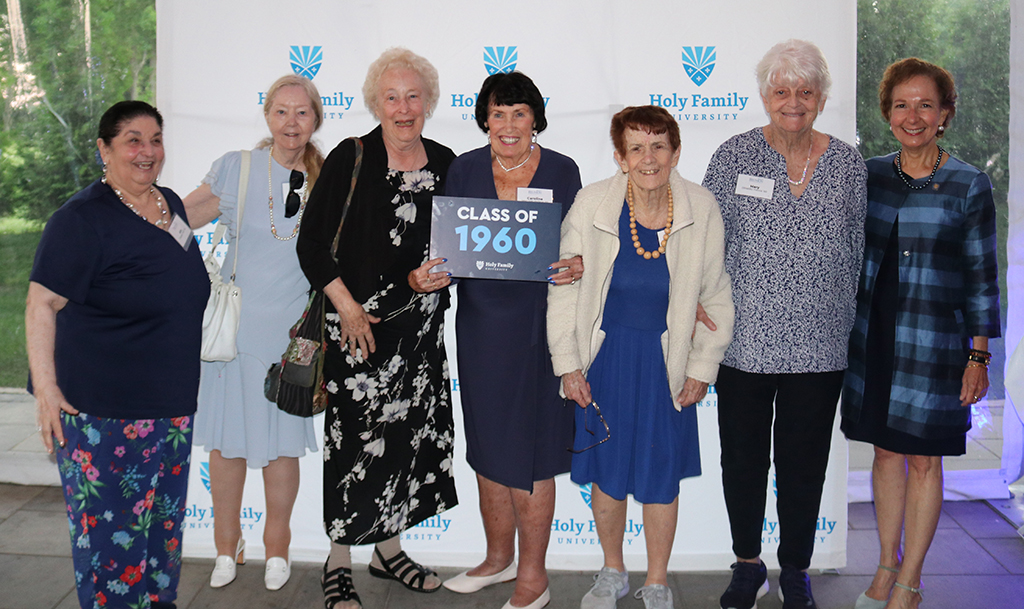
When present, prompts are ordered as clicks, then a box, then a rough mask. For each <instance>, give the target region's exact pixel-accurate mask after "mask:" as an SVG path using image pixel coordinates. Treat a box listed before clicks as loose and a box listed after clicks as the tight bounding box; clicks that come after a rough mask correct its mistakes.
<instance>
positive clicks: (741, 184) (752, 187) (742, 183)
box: [736, 173, 775, 199]
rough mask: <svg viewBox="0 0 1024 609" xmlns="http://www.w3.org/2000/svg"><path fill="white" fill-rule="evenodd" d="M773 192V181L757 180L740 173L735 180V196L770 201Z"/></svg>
mask: <svg viewBox="0 0 1024 609" xmlns="http://www.w3.org/2000/svg"><path fill="white" fill-rule="evenodd" d="M774 192H775V180H773V179H771V178H759V177H757V176H748V175H746V174H743V173H741V174H740V175H739V177H737V178H736V194H738V195H746V196H748V197H757V198H758V199H771V198H772V193H774Z"/></svg>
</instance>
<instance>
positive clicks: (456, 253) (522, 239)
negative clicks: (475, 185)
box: [430, 196, 562, 281]
mask: <svg viewBox="0 0 1024 609" xmlns="http://www.w3.org/2000/svg"><path fill="white" fill-rule="evenodd" d="M561 223H562V206H561V204H559V203H536V202H527V201H500V200H496V199H470V198H463V197H442V196H435V197H434V207H433V213H432V217H431V222H430V257H431V258H447V259H448V262H446V263H444V264H441V265H439V266H436V267H434V269H433V271H448V272H450V273H451V274H452V276H454V277H472V278H475V279H507V280H517V281H547V280H548V276H549V275H551V274H553V271H549V270H548V266H550V265H551V263H553V262H556V261H558V240H559V233H560V227H561Z"/></svg>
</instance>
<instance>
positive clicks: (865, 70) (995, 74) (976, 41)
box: [857, 0, 1010, 398]
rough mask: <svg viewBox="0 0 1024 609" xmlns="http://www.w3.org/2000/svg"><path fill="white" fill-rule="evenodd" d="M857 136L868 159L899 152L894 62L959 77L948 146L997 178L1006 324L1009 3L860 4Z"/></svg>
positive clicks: (996, 367) (995, 385)
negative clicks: (881, 87)
mask: <svg viewBox="0 0 1024 609" xmlns="http://www.w3.org/2000/svg"><path fill="white" fill-rule="evenodd" d="M857 36H858V40H857V138H858V147H859V149H860V153H861V155H863V156H864V158H865V159H866V158H869V157H873V156H879V155H884V154H889V153H890V152H893V151H894V150H896V149H897V148H898V147H899V143H898V142H897V141H896V138H895V137H893V136H892V134H891V133H890V132H889V125H888V123H886V122H885V121H884V120H883V119H882V113H881V111H880V109H879V107H878V83H879V82H880V81H881V80H882V74H883V73H884V72H885V68H886V67H888V66H889V64H891V63H893V62H894V61H897V60H899V59H903V58H904V57H919V58H921V59H923V60H925V61H930V62H932V63H934V64H937V65H940V66H942V67H944V68H946V69H947V70H949V71H950V72H951V73H952V74H953V79H954V80H955V81H956V88H957V94H958V98H957V104H956V106H957V107H956V116H955V117H954V118H953V122H952V123H951V125H950V128H949V129H948V130H947V131H946V135H945V137H943V138H942V142H941V143H942V147H943V148H945V149H946V150H948V151H949V152H950V154H953V155H954V156H956V157H958V158H960V159H963V160H964V161H966V162H968V163H970V164H971V165H974V166H975V167H978V168H979V169H981V170H982V171H984V172H985V173H987V174H988V176H989V178H991V180H992V186H993V189H994V198H995V204H996V214H997V222H998V226H997V230H998V232H999V269H1000V280H999V283H1000V286H999V287H1000V293H1001V295H1002V299H1001V304H1002V307H1003V316H1002V319H1003V324H1004V328H1005V323H1006V264H1007V262H1006V233H1007V226H1008V221H1009V208H1008V207H1007V192H1008V191H1009V187H1010V173H1009V154H1010V138H1009V122H1010V5H1009V1H1008V0H933V1H931V2H920V1H919V0H858V3H857ZM991 349H992V352H993V354H994V355H995V356H996V357H995V359H994V360H993V363H992V366H990V367H989V375H990V377H991V378H990V380H991V382H992V388H991V390H990V391H989V395H990V396H991V397H994V398H1001V397H1003V396H1004V389H1003V381H1002V374H1003V365H1004V363H1005V353H1004V347H1003V343H1002V340H997V341H993V344H992V347H991Z"/></svg>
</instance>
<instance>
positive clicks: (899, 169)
mask: <svg viewBox="0 0 1024 609" xmlns="http://www.w3.org/2000/svg"><path fill="white" fill-rule="evenodd" d="M938 149H939V156H938V157H936V158H935V166H934V167H932V173H931V175H930V176H928V181H927V182H925V183H924V184H921V185H920V186H914V185H913V184H911V183H910V180H908V179H907V174H905V173H903V165H902V163H900V155H901V154H902V153H903V149H902V148H900V149H899V151H898V152H897V153H896V173H898V174H899V176H900V179H901V180H903V183H904V184H906V185H907V188H909V189H911V190H921V189H923V188H925V187H926V186H928V185H929V184H931V183H932V180H934V179H935V172H936V171H938V170H939V163H941V162H942V153H944V152H946V151H945V150H943V149H942V146H938Z"/></svg>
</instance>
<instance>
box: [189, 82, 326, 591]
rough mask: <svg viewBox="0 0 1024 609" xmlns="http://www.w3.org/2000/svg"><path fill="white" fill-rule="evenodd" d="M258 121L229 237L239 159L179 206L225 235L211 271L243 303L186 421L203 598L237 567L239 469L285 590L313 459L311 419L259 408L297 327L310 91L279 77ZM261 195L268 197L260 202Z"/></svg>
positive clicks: (230, 159)
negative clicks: (205, 464) (199, 506)
mask: <svg viewBox="0 0 1024 609" xmlns="http://www.w3.org/2000/svg"><path fill="white" fill-rule="evenodd" d="M263 113H264V116H265V117H266V119H267V126H268V127H269V128H270V132H271V137H269V138H267V139H265V140H264V141H263V142H261V143H260V146H259V147H257V148H256V149H255V150H253V151H251V161H250V165H249V179H248V186H247V189H246V196H245V203H246V204H245V206H244V208H243V210H242V221H241V224H240V226H239V223H238V222H237V218H238V215H237V214H238V209H237V207H238V191H239V177H240V173H241V167H242V156H243V155H242V153H241V152H239V151H233V152H229V153H227V154H225V155H224V156H222V157H221V158H219V159H217V160H216V161H214V163H213V166H212V167H211V168H210V172H209V173H208V174H207V175H206V177H205V178H204V179H203V184H202V186H200V187H199V188H197V189H196V190H195V191H194V192H192V194H190V195H189V196H188V197H186V198H185V207H186V209H187V210H188V214H189V218H190V223H191V225H192V227H193V228H195V227H198V226H203V225H205V224H207V223H208V222H210V221H212V220H214V219H216V218H220V220H219V221H220V222H224V223H225V224H226V225H227V231H226V232H227V238H228V243H229V244H230V245H229V250H228V254H227V256H226V258H225V259H224V261H223V264H222V265H221V268H222V273H223V276H224V280H225V281H227V280H228V279H229V278H230V276H231V274H232V271H233V265H234V257H235V255H236V253H237V255H238V265H237V269H234V271H235V284H236V285H237V286H238V287H239V288H241V291H242V311H241V319H240V321H239V324H238V339H237V346H238V356H237V357H236V358H235V359H233V360H231V361H230V362H204V363H203V366H202V381H201V383H200V389H199V410H198V412H197V413H196V425H195V430H196V431H195V443H196V444H197V445H201V446H204V447H205V448H206V449H207V450H209V451H210V492H211V494H212V496H213V508H214V513H215V514H217V515H228V516H230V517H218V518H216V519H215V520H214V542H215V543H216V546H217V560H216V563H215V566H214V570H213V573H212V575H211V577H210V586H212V587H215V588H219V587H221V586H226V585H227V584H229V583H231V581H233V580H234V578H235V565H236V563H237V564H241V563H243V562H244V550H245V540H244V539H242V531H241V526H240V523H239V520H238V518H237V516H236V515H237V514H239V513H240V511H241V505H242V491H243V488H244V484H245V476H246V466H248V467H250V468H253V469H256V468H259V469H262V470H263V485H264V489H265V494H266V518H265V520H264V530H263V544H264V546H265V548H266V556H267V557H268V558H267V564H266V573H265V577H264V582H265V584H266V587H267V589H268V590H277V589H279V588H281V587H282V586H284V584H285V583H286V582H287V581H288V577H289V576H290V574H291V567H290V562H289V560H288V545H289V543H290V541H291V530H290V528H289V520H290V519H291V513H292V507H293V505H294V503H295V497H296V495H297V493H298V490H299V461H298V458H299V457H301V456H303V455H304V454H306V450H307V449H308V450H311V451H316V450H317V444H316V435H315V433H314V431H313V421H312V419H311V418H302V417H297V416H294V415H290V414H287V413H285V412H283V411H281V410H280V409H278V407H277V405H276V404H274V403H273V402H270V401H268V400H267V399H266V398H265V397H264V396H263V380H264V378H265V377H266V373H267V368H269V367H270V365H271V364H273V363H274V362H276V361H278V360H279V359H280V357H281V353H282V352H283V351H284V349H285V347H286V346H287V344H288V329H289V328H290V327H291V326H292V324H294V323H295V321H296V320H297V319H298V318H299V317H300V316H301V315H302V311H303V309H304V307H305V304H306V299H307V292H308V290H309V283H308V282H307V281H306V278H305V276H304V275H303V274H302V270H301V269H300V268H299V261H298V258H297V257H296V255H295V242H294V241H293V240H292V239H294V238H295V236H296V235H298V231H299V226H300V224H301V222H302V216H303V213H304V212H305V206H306V197H307V194H308V193H309V192H310V191H311V190H312V188H313V182H314V181H315V180H316V177H317V174H318V173H319V170H320V166H321V165H322V163H323V155H321V154H320V151H319V150H318V149H317V148H316V146H315V145H314V144H313V143H312V142H310V141H309V139H310V137H311V136H312V135H313V133H314V132H315V131H316V130H317V129H319V127H320V125H321V123H322V122H323V107H322V105H321V102H320V94H319V93H318V92H317V90H316V87H315V86H313V83H312V82H310V81H309V80H308V79H306V78H304V77H300V76H294V75H290V76H285V77H283V78H280V79H278V80H277V82H275V83H274V84H273V85H272V86H271V87H270V90H269V91H268V92H267V100H266V103H265V105H264V111H263ZM268 188H269V189H270V192H268Z"/></svg>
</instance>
